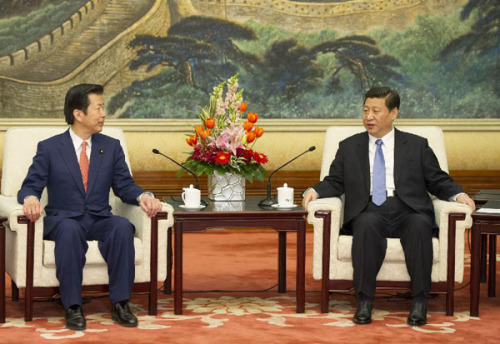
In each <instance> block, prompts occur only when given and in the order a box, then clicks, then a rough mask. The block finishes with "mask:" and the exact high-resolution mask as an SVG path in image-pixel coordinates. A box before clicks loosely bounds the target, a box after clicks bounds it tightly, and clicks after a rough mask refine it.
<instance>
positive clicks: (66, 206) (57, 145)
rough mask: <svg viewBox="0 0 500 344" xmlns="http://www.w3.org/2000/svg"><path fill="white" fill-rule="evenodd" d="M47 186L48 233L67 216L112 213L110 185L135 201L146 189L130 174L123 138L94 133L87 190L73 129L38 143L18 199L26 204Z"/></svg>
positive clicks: (127, 200)
mask: <svg viewBox="0 0 500 344" xmlns="http://www.w3.org/2000/svg"><path fill="white" fill-rule="evenodd" d="M45 187H47V191H48V204H47V206H46V207H45V212H46V217H45V218H44V234H47V233H49V232H50V231H51V230H52V229H53V228H54V226H55V225H56V224H57V223H58V222H59V221H60V220H62V219H65V218H74V217H77V216H80V215H82V214H84V213H90V214H94V215H98V216H111V215H112V214H111V206H110V205H109V192H110V188H113V192H114V194H115V195H117V196H118V197H120V199H121V200H122V201H124V202H126V203H131V204H137V197H138V196H139V195H141V194H142V193H143V192H144V190H143V189H142V188H141V187H140V186H138V185H137V184H135V183H134V180H133V179H132V176H131V175H130V172H129V169H128V166H127V163H126V162H125V154H124V153H123V149H122V147H121V145H120V141H119V140H116V139H114V138H111V137H109V136H106V135H102V134H94V135H92V152H91V155H90V166H89V179H88V186H87V193H85V191H84V188H83V181H82V175H81V172H80V166H79V164H78V159H77V156H76V153H75V149H74V146H73V142H72V141H71V136H70V134H69V130H67V131H66V132H64V133H62V134H60V135H56V136H53V137H51V138H49V139H47V140H44V141H41V142H39V143H38V148H37V152H36V155H35V157H34V158H33V163H32V165H31V166H30V168H29V170H28V175H27V176H26V179H25V180H24V182H23V184H22V186H21V190H19V192H18V194H17V199H18V202H19V203H21V204H23V202H24V198H25V197H26V196H30V195H34V196H37V197H38V198H39V199H40V197H41V194H42V191H43V189H44V188H45Z"/></svg>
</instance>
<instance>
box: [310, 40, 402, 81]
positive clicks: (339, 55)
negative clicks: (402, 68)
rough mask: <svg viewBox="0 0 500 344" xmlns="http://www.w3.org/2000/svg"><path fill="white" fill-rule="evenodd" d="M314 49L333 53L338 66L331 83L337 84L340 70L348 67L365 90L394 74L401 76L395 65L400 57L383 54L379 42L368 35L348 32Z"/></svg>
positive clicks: (332, 72) (335, 68) (333, 71)
mask: <svg viewBox="0 0 500 344" xmlns="http://www.w3.org/2000/svg"><path fill="white" fill-rule="evenodd" d="M311 52H312V53H313V54H315V55H317V54H320V53H322V54H333V55H334V56H335V60H336V66H335V67H334V69H333V70H332V71H331V80H330V83H331V84H332V85H338V83H339V78H338V74H339V72H340V71H341V70H344V69H345V70H348V71H349V72H350V73H351V74H353V75H354V76H355V77H356V79H357V80H358V81H359V85H360V87H361V89H362V90H365V89H367V88H369V87H371V86H373V85H374V84H376V83H377V82H385V81H387V80H390V79H392V78H395V79H398V78H400V75H399V73H398V72H397V71H396V70H395V69H394V68H395V67H398V66H399V65H400V63H399V61H398V60H397V59H396V58H395V57H393V56H390V55H388V54H383V53H382V52H381V51H380V49H379V48H378V46H377V44H376V42H375V41H374V40H373V39H372V38H370V37H367V36H347V37H342V38H339V39H336V40H332V41H326V42H323V43H320V44H318V45H316V46H314V47H313V48H312V49H311Z"/></svg>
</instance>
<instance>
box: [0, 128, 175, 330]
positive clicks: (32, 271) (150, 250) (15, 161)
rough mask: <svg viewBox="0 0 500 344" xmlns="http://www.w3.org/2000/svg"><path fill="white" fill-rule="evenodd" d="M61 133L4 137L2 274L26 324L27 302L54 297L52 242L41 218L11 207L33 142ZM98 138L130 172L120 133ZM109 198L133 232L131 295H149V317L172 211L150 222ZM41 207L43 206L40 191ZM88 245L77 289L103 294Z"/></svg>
mask: <svg viewBox="0 0 500 344" xmlns="http://www.w3.org/2000/svg"><path fill="white" fill-rule="evenodd" d="M64 130H66V129H65V128H63V127H59V128H55V127H36V128H34V127H31V128H12V129H9V130H8V131H7V132H6V134H5V148H4V156H3V169H2V188H1V195H0V215H1V216H6V217H7V218H8V220H7V222H6V224H5V227H6V230H5V232H6V272H7V273H8V274H9V276H10V277H11V279H12V299H13V300H17V299H18V297H19V289H18V288H25V315H24V317H25V320H26V321H31V320H32V314H33V298H34V297H41V296H52V295H55V294H57V292H58V288H57V287H58V285H59V282H58V280H57V278H56V269H55V258H54V247H55V245H54V242H53V241H48V240H43V218H40V219H39V220H38V221H36V222H35V223H34V224H33V223H30V222H29V220H28V219H27V218H26V217H24V216H23V211H22V205H20V204H19V203H18V202H17V192H18V191H19V189H20V187H21V184H22V181H23V180H24V178H25V176H26V174H27V171H28V168H29V166H30V165H31V162H32V158H33V156H34V155H35V152H36V147H37V144H38V142H39V141H40V140H43V139H46V138H48V137H51V136H53V135H56V134H59V133H61V132H63V131H64ZM103 133H104V134H106V135H109V136H112V137H114V138H117V139H119V140H120V143H121V145H122V147H123V150H124V153H125V159H126V161H127V164H128V165H129V167H130V162H129V158H128V152H127V146H126V142H125V136H124V134H123V131H122V130H121V129H119V128H113V127H106V128H105V129H104V130H103ZM111 192H112V191H111ZM110 196H111V197H110V203H111V206H112V209H113V210H112V211H113V213H114V214H115V215H120V216H123V217H126V218H128V219H129V220H130V221H131V222H132V223H133V224H134V226H135V228H136V232H135V238H134V246H135V284H134V292H147V293H149V314H150V315H155V314H156V311H157V286H158V281H164V280H165V278H166V273H167V234H168V230H169V228H170V227H172V225H173V208H172V207H171V206H170V205H168V204H165V203H163V204H162V211H161V212H160V213H158V215H157V216H156V217H155V218H153V219H151V218H149V217H148V216H147V215H146V214H145V213H144V212H143V211H142V209H141V208H140V207H138V206H135V205H129V204H124V203H122V202H121V200H120V199H119V198H118V197H115V196H114V195H112V194H111V195H110ZM41 202H42V204H44V205H46V204H47V193H46V191H44V193H43V195H42V199H41ZM158 220H161V221H158ZM88 244H89V249H88V251H87V254H86V259H87V261H86V264H85V268H84V270H83V282H82V284H83V286H84V287H83V290H85V291H87V290H88V291H99V292H103V291H107V288H108V272H107V266H106V263H105V261H104V259H103V257H102V255H101V253H100V251H99V249H98V246H97V241H89V242H88Z"/></svg>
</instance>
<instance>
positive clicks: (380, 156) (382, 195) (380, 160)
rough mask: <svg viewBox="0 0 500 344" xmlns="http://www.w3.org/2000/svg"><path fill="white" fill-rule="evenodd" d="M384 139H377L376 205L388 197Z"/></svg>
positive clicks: (374, 192)
mask: <svg viewBox="0 0 500 344" xmlns="http://www.w3.org/2000/svg"><path fill="white" fill-rule="evenodd" d="M382 143H383V142H382V140H381V139H378V140H377V141H375V144H376V145H377V149H376V150H375V160H374V161H373V177H372V202H373V203H375V204H376V205H379V206H380V205H382V204H383V203H384V202H385V200H386V199H387V191H386V186H385V159H384V153H383V152H382Z"/></svg>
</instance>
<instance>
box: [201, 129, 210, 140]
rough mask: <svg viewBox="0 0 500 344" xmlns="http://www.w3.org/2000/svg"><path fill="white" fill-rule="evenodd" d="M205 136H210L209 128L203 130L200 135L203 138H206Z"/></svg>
mask: <svg viewBox="0 0 500 344" xmlns="http://www.w3.org/2000/svg"><path fill="white" fill-rule="evenodd" d="M207 136H210V130H208V129H205V130H203V132H202V134H201V137H203V140H206V139H207Z"/></svg>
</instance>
